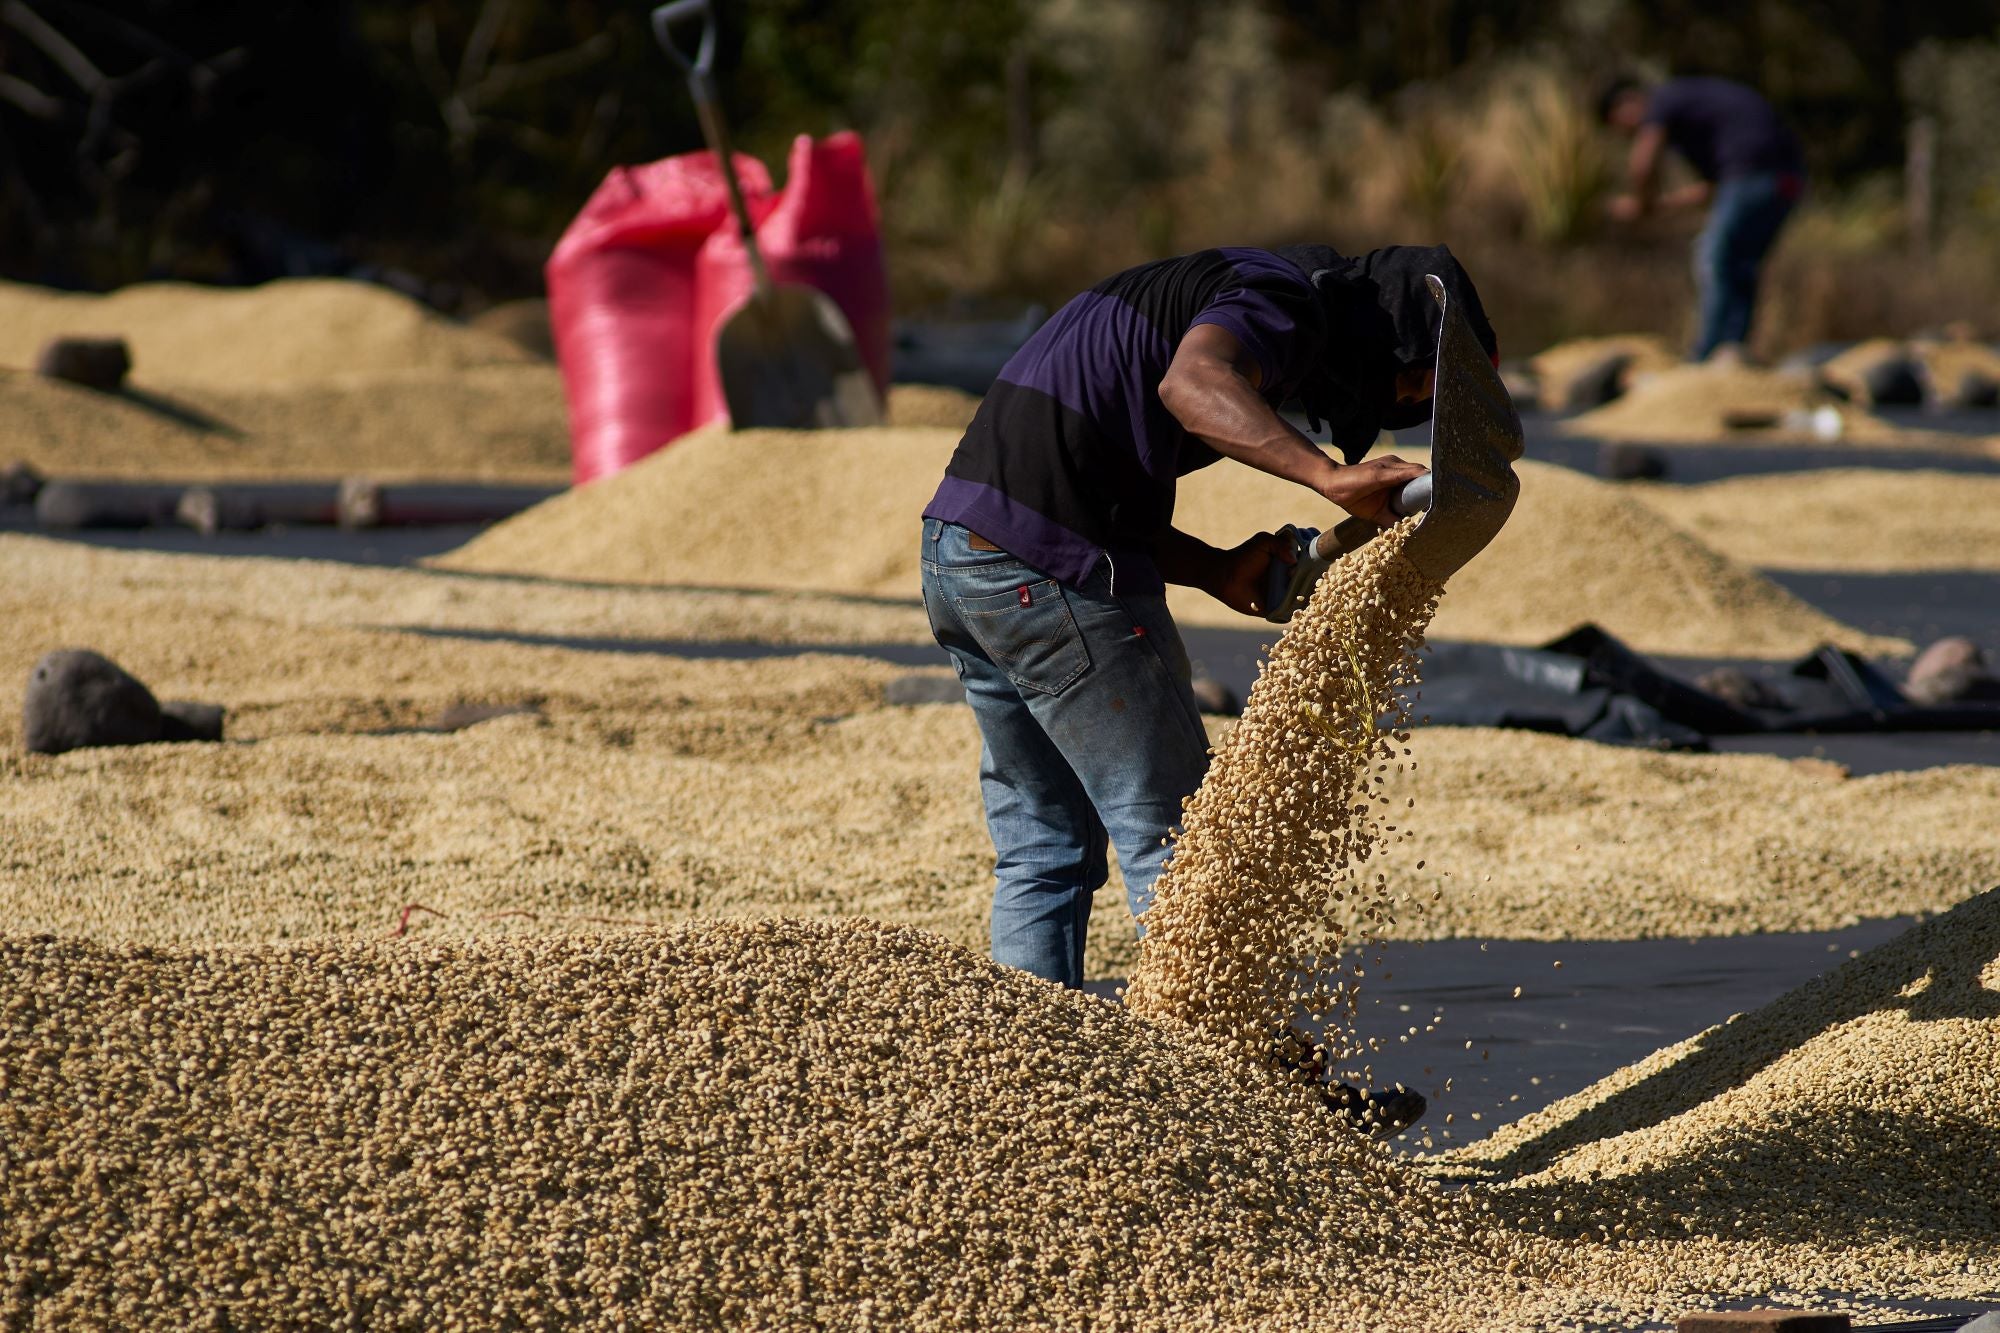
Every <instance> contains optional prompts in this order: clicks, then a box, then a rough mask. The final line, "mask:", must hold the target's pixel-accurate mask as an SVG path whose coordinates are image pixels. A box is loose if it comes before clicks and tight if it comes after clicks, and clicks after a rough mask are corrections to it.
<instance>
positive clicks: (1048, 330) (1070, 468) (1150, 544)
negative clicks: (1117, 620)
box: [924, 249, 1327, 593]
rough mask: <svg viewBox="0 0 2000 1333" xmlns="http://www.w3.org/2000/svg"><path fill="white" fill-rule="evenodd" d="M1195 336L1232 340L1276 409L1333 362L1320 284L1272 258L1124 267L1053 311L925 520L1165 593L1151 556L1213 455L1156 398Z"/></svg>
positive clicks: (957, 456)
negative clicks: (1181, 490) (1212, 334)
mask: <svg viewBox="0 0 2000 1333" xmlns="http://www.w3.org/2000/svg"><path fill="white" fill-rule="evenodd" d="M1197 324H1214V325H1216V326H1218V327H1220V328H1224V329H1227V330H1228V331H1229V332H1230V333H1232V334H1234V335H1235V336H1236V338H1237V340H1238V341H1239V342H1240V343H1242V345H1243V349H1244V352H1245V353H1246V354H1247V355H1248V356H1249V357H1250V359H1251V360H1252V361H1254V362H1255V363H1256V365H1257V366H1258V367H1259V369H1260V370H1261V371H1262V372H1263V375H1262V379H1261V387H1260V389H1259V392H1260V393H1261V394H1262V395H1263V397H1264V400H1265V401H1266V402H1268V403H1270V404H1271V405H1272V406H1273V407H1276V406H1278V405H1279V404H1281V403H1283V402H1284V401H1285V400H1286V399H1287V398H1290V397H1291V396H1293V394H1294V393H1296V392H1297V390H1298V388H1299V386H1300V383H1301V381H1302V380H1303V379H1304V378H1305V376H1306V375H1307V374H1308V373H1309V372H1310V371H1311V370H1312V369H1313V368H1315V367H1317V366H1320V365H1322V364H1323V363H1324V360H1325V355H1326V352H1325V344H1326V341H1327V332H1326V319H1325V315H1324V313H1323V312H1322V309H1321V306H1320V302H1319V299H1318V297H1317V295H1316V294H1315V292H1314V290H1313V286H1312V282H1311V280H1310V278H1308V276H1307V275H1306V274H1305V273H1304V272H1303V271H1302V270H1300V269H1299V268H1297V267H1295V266H1294V265H1292V264H1291V263H1290V262H1288V261H1286V260H1285V259H1283V258H1281V257H1279V256H1278V255H1276V254H1273V253H1272V252H1271V251H1269V250H1251V249H1222V250H1203V251H1201V252H1200V253H1198V254H1192V255H1184V256H1182V257H1180V258H1178V259H1163V260H1160V261H1158V262H1156V263H1151V264H1143V265H1141V266H1139V267H1138V268H1134V269H1128V270H1126V271H1125V272H1123V273H1120V274H1117V275H1116V276H1114V277H1111V278H1107V279H1105V280H1104V281H1103V282H1101V283H1099V284H1098V285H1097V286H1095V287H1093V288H1091V289H1090V290H1089V291H1087V292H1085V293H1083V294H1082V295H1081V296H1078V297H1077V298H1076V299H1075V300H1073V301H1071V302H1070V303H1069V304H1068V305H1066V306H1064V307H1063V308H1062V309H1061V310H1059V311H1057V312H1056V313H1055V315H1054V316H1053V317H1052V318H1051V319H1050V320H1049V321H1048V323H1046V324H1044V325H1043V326H1042V327H1041V328H1040V329H1039V330H1038V331H1037V332H1036V333H1035V336H1034V337H1032V338H1030V339H1029V340H1028V342H1027V343H1026V344H1025V345H1023V346H1022V348H1021V350H1020V351H1018V352H1016V353H1015V354H1014V356H1013V358H1012V359H1011V360H1009V361H1008V362H1007V365H1006V367H1005V368H1004V369H1002V370H1001V372H1000V377H999V379H998V380H996V381H995V382H994V385H993V387H992V388H991V389H990V390H988V391H987V394H986V397H985V399H984V401H982V402H981V403H980V405H979V411H978V413H977V415H975V416H974V417H973V420H972V425H971V426H970V427H969V428H968V429H967V430H966V432H965V436H964V438H963V439H961V440H960V441H959V443H958V448H957V450H956V451H955V452H954V453H953V454H952V456H951V462H950V463H949V464H947V465H946V468H945V477H944V481H943V483H942V484H941V485H939V487H938V489H937V494H936V495H935V496H933V497H932V499H931V502H930V504H929V505H928V506H927V507H926V508H925V510H924V516H925V517H926V518H936V519H942V520H944V521H945V522H948V523H958V524H961V525H963V526H965V527H967V528H970V529H971V530H972V531H974V532H976V533H978V534H979V535H980V536H982V537H984V538H986V539H987V540H988V541H991V542H993V543H994V544H995V545H997V546H999V547H1000V548H1001V549H1002V550H1005V551H1007V552H1008V553H1010V554H1012V555H1013V556H1015V557H1016V558H1017V559H1020V560H1023V561H1025V562H1026V563H1028V564H1029V565H1031V566H1033V567H1034V568H1036V569H1039V570H1041V571H1042V572H1043V573H1045V574H1047V575H1049V576H1050V577H1052V578H1055V579H1058V580H1060V581H1062V582H1064V583H1068V584H1072V585H1075V584H1081V583H1083V582H1084V581H1085V580H1086V579H1087V578H1088V577H1089V576H1090V574H1091V572H1092V571H1093V570H1094V569H1096V567H1097V564H1098V562H1099V561H1101V560H1105V559H1107V558H1108V559H1109V560H1110V561H1111V574H1112V579H1113V582H1114V584H1115V586H1116V587H1117V589H1118V590H1119V591H1121V592H1132V593H1140V592H1153V591H1158V590H1159V589H1160V588H1161V587H1162V586H1164V585H1163V584H1162V581H1161V579H1160V574H1159V570H1158V568H1157V567H1156V566H1155V564H1154V562H1153V557H1152V551H1153V549H1154V543H1155V542H1157V541H1158V540H1159V538H1160V537H1161V536H1162V535H1164V533H1165V532H1166V530H1167V528H1168V526H1169V525H1170V523H1171V522H1172V520H1173V513H1174V491H1175V486H1176V483H1177V482H1178V480H1179V479H1180V478H1181V477H1183V476H1185V475H1187V474H1188V473H1190V472H1192V471H1194V470H1195V469H1196V468H1201V467H1206V466H1207V465H1208V464H1210V463H1213V462H1215V461H1216V458H1217V455H1216V453H1215V451H1214V450H1212V449H1210V448H1209V447H1208V446H1207V445H1205V444H1203V443H1202V442H1201V441H1200V440H1197V439H1195V438H1194V437H1193V436H1192V435H1190V434H1188V432H1187V430H1186V429H1185V428H1184V427H1182V425H1181V424H1180V422H1179V421H1177V420H1175V419H1174V417H1173V415H1172V414H1171V413H1170V412H1168V411H1167V409H1166V408H1165V407H1164V406H1163V405H1162V404H1161V402H1160V389H1159V386H1160V381H1161V379H1162V378H1164V377H1165V375H1166V373H1167V367H1168V365H1169V364H1171V363H1172V361H1173V356H1174V351H1175V349H1176V348H1177V347H1178V346H1179V345H1180V341H1181V339H1182V337H1184V336H1185V335H1186V333H1187V331H1188V330H1189V329H1191V328H1193V327H1194V326H1195V325H1197Z"/></svg>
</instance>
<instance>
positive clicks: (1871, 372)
mask: <svg viewBox="0 0 2000 1333" xmlns="http://www.w3.org/2000/svg"><path fill="white" fill-rule="evenodd" d="M1861 385H1862V387H1863V388H1864V389H1866V390H1867V392H1868V401H1869V402H1870V403H1872V404H1875V405H1876V406H1879V407H1918V406H1921V405H1922V404H1923V401H1924V375H1923V369H1922V367H1920V366H1919V365H1918V364H1917V363H1916V362H1915V361H1913V360H1911V359H1910V358H1909V357H1885V358H1883V359H1882V360H1880V361H1877V362H1876V363H1875V364H1874V365H1872V366H1869V367H1868V368H1867V369H1866V370H1864V371H1862V372H1861Z"/></svg>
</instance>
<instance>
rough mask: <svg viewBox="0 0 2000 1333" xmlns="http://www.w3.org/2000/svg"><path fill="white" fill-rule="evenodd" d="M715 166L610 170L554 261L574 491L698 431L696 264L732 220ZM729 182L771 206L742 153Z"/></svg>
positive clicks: (707, 374) (551, 285)
mask: <svg viewBox="0 0 2000 1333" xmlns="http://www.w3.org/2000/svg"><path fill="white" fill-rule="evenodd" d="M717 167H718V164H717V162H716V159H715V156H714V154H712V153H707V152H700V153H683V154H681V155H679V156H678V157H669V158H665V159H663V160H662V161H659V162H649V163H647V164H645V165H644V166H637V167H614V168H612V170H611V173H610V174H609V175H608V176H606V177H605V178H604V183H603V184H602V185H600V186H598V187H597V190H596V192H595V193H593V194H592V195H591V196H590V200H589V202H587V203H586V204H584V206H583V210H582V211H581V212H580V213H578V214H577V216H576V220H575V221H574V222H572V223H570V225H569V229H568V230H567V231H565V232H564V233H563V236H562V240H560V241H559V242H557V244H556V248H555V252H554V253H553V254H551V255H550V256H549V261H548V264H547V265H546V267H545V269H544V273H545V275H546V277H547V281H548V289H549V323H550V327H551V328H552V330H553V332H554V334H555V343H556V360H557V361H558V362H559V363H560V364H561V366H562V376H563V394H564V397H565V398H566V399H567V400H568V403H569V441H570V462H571V472H572V475H573V476H574V478H575V480H576V481H577V482H578V483H579V484H581V483H583V482H586V481H590V480H591V479H593V478H595V477H603V476H609V475H610V474H611V473H614V472H617V471H618V470H619V469H621V468H624V467H626V466H628V465H630V464H632V463H634V462H636V461H638V460H639V459H641V458H643V457H645V456H646V455H647V454H649V453H652V452H653V451H654V450H655V449H658V448H659V447H660V446H661V445H663V444H665V443H666V442H667V441H669V440H672V439H674V438H676V437H677V436H680V435H684V434H686V433H687V432H688V431H689V430H692V429H693V428H694V427H695V425H696V424H698V420H697V416H696V407H695V404H696V398H697V386H698V384H699V383H700V381H701V380H702V379H703V378H705V379H707V380H713V379H714V377H715V372H714V361H715V358H714V354H713V352H712V351H710V350H709V343H708V342H707V341H706V338H705V336H704V338H703V340H701V341H697V339H696V333H695V324H694V320H695V305H696V299H695V262H696V256H697V254H698V252H699V251H700V249H701V245H702V242H703V241H704V240H706V239H707V237H708V235H709V233H711V232H713V231H715V230H716V228H717V226H718V225H719V224H722V223H724V222H725V221H726V220H727V219H728V217H729V196H728V194H727V193H726V187H725V186H724V185H723V182H722V174H721V172H720V171H719V170H718V169H717ZM736 178H737V179H738V180H739V181H741V182H742V184H743V192H744V194H745V196H746V197H748V198H749V199H750V200H751V201H752V208H753V210H756V209H759V208H762V207H767V206H768V204H767V200H768V197H769V195H770V192H771V176H770V173H769V172H767V171H766V170H765V169H764V164H763V163H761V162H759V161H757V160H756V159H755V158H752V157H744V156H742V155H740V154H739V155H738V156H737V158H736ZM753 215H754V213H753ZM729 229H730V230H732V231H733V230H734V224H733V223H732V224H730V227H729ZM697 348H699V349H700V355H699V356H697V355H696V351H697ZM698 366H699V367H701V369H697V367H698Z"/></svg>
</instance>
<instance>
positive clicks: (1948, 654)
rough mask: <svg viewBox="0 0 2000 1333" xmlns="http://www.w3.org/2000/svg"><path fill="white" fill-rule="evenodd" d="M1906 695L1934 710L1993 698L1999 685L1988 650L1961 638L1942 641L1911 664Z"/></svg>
mask: <svg viewBox="0 0 2000 1333" xmlns="http://www.w3.org/2000/svg"><path fill="white" fill-rule="evenodd" d="M1903 693H1904V694H1906V695H1908V696H1909V697H1910V699H1911V700H1912V701H1914V702H1916V703H1920V704H1927V705H1931V706H1935V705H1938V704H1948V703H1958V702H1961V701H1964V700H1968V699H1984V698H1990V697H1992V695H1993V694H1994V693H1995V681H1994V679H1993V674H1992V671H1991V668H1990V665H1989V663H1988V662H1987V659H1986V650H1985V649H1983V648H1981V647H1980V646H1979V645H1978V644H1976V643H1974V642H1973V641H1972V640H1971V639H1967V638H1964V637H1961V636H1957V635H1954V636H1952V637H1950V638H1945V639H1939V640H1938V641H1937V642H1936V643H1933V644H1932V645H1931V646H1930V647H1928V648H1926V649H1924V650H1923V651H1922V652H1921V653H1918V654H1917V660H1916V661H1914V662H1912V663H1910V674H1909V678H1908V679H1906V680H1905V681H1904V682H1903Z"/></svg>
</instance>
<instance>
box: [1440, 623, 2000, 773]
mask: <svg viewBox="0 0 2000 1333" xmlns="http://www.w3.org/2000/svg"><path fill="white" fill-rule="evenodd" d="M1760 683H1761V685H1762V686H1763V688H1762V689H1761V690H1760V694H1762V695H1763V698H1762V699H1761V700H1760V701H1759V702H1758V703H1757V704H1755V705H1751V704H1738V703H1732V702H1731V701H1730V700H1727V699H1724V698H1722V697H1721V696H1719V695H1717V694H1714V693H1712V692H1710V691H1708V690H1705V689H1702V688H1701V687H1700V686H1698V685H1695V684H1693V683H1692V682H1689V681H1687V680H1683V679H1681V678H1680V677H1678V676H1676V675H1673V674H1672V673H1670V672H1669V671H1667V670H1665V669H1664V668H1662V667H1660V666H1658V665H1656V664H1654V663H1653V662H1651V661H1649V660H1647V659H1646V658H1645V657H1643V656H1642V655H1640V654H1638V653H1636V652H1634V651H1632V649H1630V648H1628V647H1627V646H1626V645H1625V644H1623V643H1621V642H1620V641H1619V640H1618V639H1616V638H1614V637H1613V636H1612V635H1610V634H1608V633H1606V632H1605V631H1604V630H1602V629H1599V628H1598V627H1597V626H1595V625H1585V626H1583V627H1582V628H1580V629H1577V630H1573V631H1571V632H1570V633H1568V634H1565V635H1564V636H1562V637H1561V638H1560V639H1556V640H1554V641H1553V642H1551V643H1547V644H1543V645H1542V646H1541V647H1539V648H1504V647H1497V646H1493V645H1488V644H1469V643H1455V644H1445V645H1441V646H1438V647H1435V648H1433V649H1432V650H1431V651H1430V652H1429V653H1428V654H1427V655H1426V660H1425V664H1424V686H1423V695H1422V701H1421V703H1420V704H1419V705H1418V708H1417V714H1418V716H1419V717H1420V718H1421V719H1423V720H1426V721H1428V722H1429V723H1430V724H1431V725H1433V726H1460V727H1516V728H1521V729H1524V730H1529V731H1546V732H1553V733H1556V734H1559V735H1564V736H1578V737H1582V738H1584V739H1586V740H1597V741H1608V742H1613V743H1618V744H1626V745H1643V746H1648V747H1651V748H1655V749H1674V750H1699V749H1706V748H1708V738H1709V737H1711V736H1748V735H1768V734H1774V733H1838V732H1868V731H1985V730H1993V729H2000V703H1992V702H1967V703H1962V704H1951V705H1944V706H1940V707H1927V706H1924V705H1920V704H1916V703H1912V702H1911V701H1910V700H1909V699H1908V698H1906V697H1905V696H1904V695H1903V693H1902V691H1901V690H1900V689H1898V688H1897V686H1896V683H1895V682H1894V681H1892V680H1891V679H1889V677H1888V676H1886V675H1885V674H1883V673H1882V672H1881V671H1880V670H1878V669H1877V668H1876V667H1874V666H1872V665H1870V664H1869V663H1868V662H1866V661H1864V660H1863V659H1861V658H1859V657H1857V656H1855V655H1854V654H1853V653H1850V652H1847V651H1845V650H1843V649H1840V648H1835V647H1833V646H1831V645H1827V646H1823V647H1821V648H1819V649H1817V650H1816V651H1814V652H1812V653H1810V654H1808V655H1807V656H1805V657H1803V658H1801V659H1800V660H1799V661H1797V662H1795V663H1793V664H1792V665H1791V667H1790V668H1789V669H1788V670H1786V671H1784V672H1782V673H1780V674H1778V675H1776V676H1773V677H1771V678H1769V679H1767V680H1764V681H1762V682H1760Z"/></svg>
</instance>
